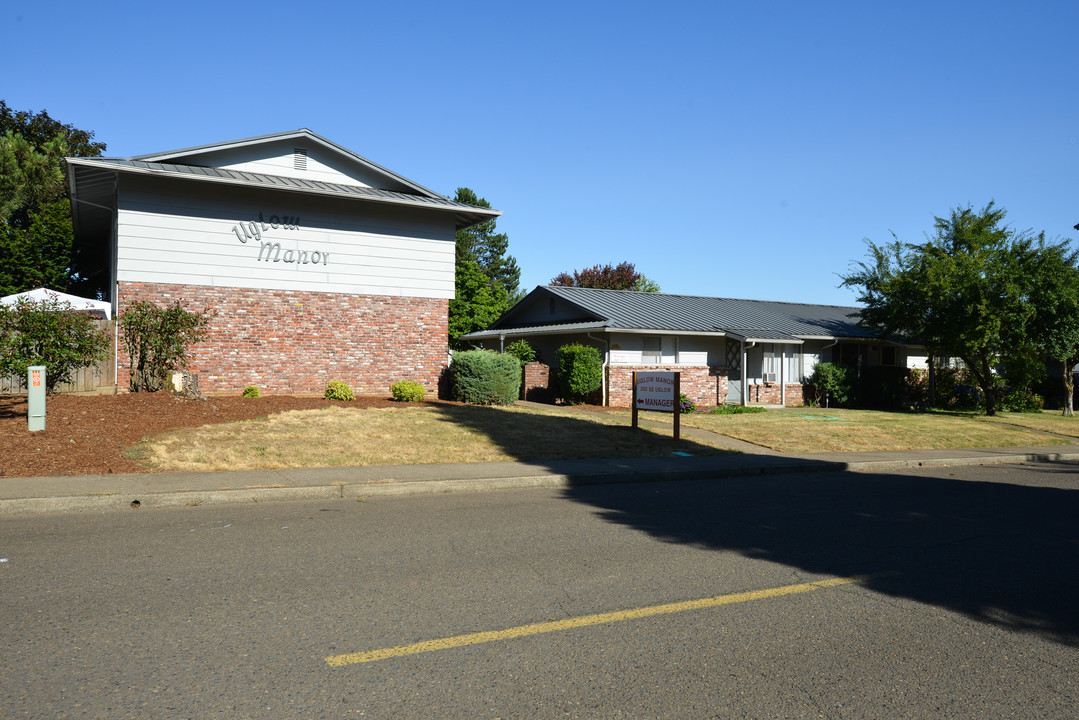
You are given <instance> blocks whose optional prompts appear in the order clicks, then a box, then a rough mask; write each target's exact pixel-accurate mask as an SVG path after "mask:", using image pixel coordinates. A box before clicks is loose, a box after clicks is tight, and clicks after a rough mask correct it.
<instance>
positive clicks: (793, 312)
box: [465, 285, 878, 342]
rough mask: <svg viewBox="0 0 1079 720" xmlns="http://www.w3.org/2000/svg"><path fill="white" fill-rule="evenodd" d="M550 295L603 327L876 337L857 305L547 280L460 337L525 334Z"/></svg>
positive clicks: (778, 338) (742, 335)
mask: <svg viewBox="0 0 1079 720" xmlns="http://www.w3.org/2000/svg"><path fill="white" fill-rule="evenodd" d="M551 296H554V297H555V298H557V299H559V300H562V301H564V302H565V303H568V305H569V306H570V307H572V308H573V309H575V310H576V311H578V312H579V313H580V317H579V318H566V319H565V320H566V322H567V323H569V322H571V321H577V322H588V323H599V326H600V327H602V329H603V330H604V331H605V332H612V331H630V332H656V331H664V332H670V333H693V334H715V335H731V336H732V337H735V338H738V339H745V340H761V341H765V342H798V341H800V340H803V339H810V338H814V339H817V338H852V339H870V338H876V337H878V336H877V335H876V334H875V333H874V332H873V331H872V330H871V329H868V328H863V327H860V326H859V325H858V312H859V308H857V307H847V306H837V305H809V304H802V303H785V302H775V301H769V300H739V299H734V298H718V297H700V296H691V295H668V294H664V293H648V292H634V291H629V290H597V289H593V288H574V287H561V286H557V285H551V286H541V287H537V288H536V289H535V290H533V291H532V292H531V293H529V294H528V295H527V296H526V297H525V298H524V299H523V300H521V302H519V303H518V304H517V305H515V306H514V307H513V308H511V309H510V310H508V311H507V312H506V313H505V315H503V316H502V317H501V318H499V319H498V320H497V321H496V322H495V323H494V324H492V325H491V327H490V328H489V329H488V330H486V331H482V332H481V333H470V334H469V335H466V336H465V338H466V339H470V338H476V339H479V338H481V337H491V336H496V337H497V336H498V335H508V334H524V332H525V331H526V329H527V327H528V325H529V323H527V322H525V321H524V319H525V317H527V316H528V310H529V308H530V307H531V308H535V307H537V305H536V304H537V303H541V302H543V303H545V302H547V300H548V298H550V297H551ZM559 327H562V326H559V325H553V326H551V328H552V332H553V331H554V330H555V329H557V328H559ZM530 332H532V333H535V332H536V330H535V329H533V330H531V331H530Z"/></svg>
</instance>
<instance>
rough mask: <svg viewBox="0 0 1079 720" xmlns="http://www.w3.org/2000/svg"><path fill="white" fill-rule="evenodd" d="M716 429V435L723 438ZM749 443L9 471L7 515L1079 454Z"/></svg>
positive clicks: (2, 490)
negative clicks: (492, 458)
mask: <svg viewBox="0 0 1079 720" xmlns="http://www.w3.org/2000/svg"><path fill="white" fill-rule="evenodd" d="M686 430H689V428H686ZM686 435H687V436H689V433H686ZM709 435H710V439H712V440H714V438H715V437H716V436H714V435H712V434H711V433H709ZM735 442H737V441H735ZM743 445H748V443H743ZM749 448H751V451H748V452H741V453H734V454H730V455H718V456H697V457H689V456H687V457H682V456H671V457H662V458H629V459H609V460H557V461H550V462H498V463H459V464H446V465H382V466H367V467H338V468H310V469H297V470H248V471H239V472H183V473H145V474H123V475H85V476H63V477H35V478H0V515H14V514H21V513H47V512H72V511H86V510H93V511H97V510H128V511H130V509H131V508H150V507H169V506H184V505H188V506H195V505H208V504H217V503H235V502H265V501H272V500H300V499H327V500H328V499H333V498H357V499H359V498H369V497H376V496H385V495H413V494H421V493H448V492H462V491H482V490H494V489H506V488H537V487H545V488H566V487H572V486H578V485H586V484H602V483H622V482H650V481H666V480H698V479H701V480H703V479H723V478H738V477H745V476H752V475H770V474H783V473H809V472H822V471H829V470H831V471H835V470H852V471H866V472H877V471H887V470H895V469H901V468H912V467H931V466H947V465H978V464H988V463H1014V462H1058V461H1079V445H1052V446H1045V447H1010V448H977V449H969V450H911V451H901V452H866V453H819V454H807V455H780V454H778V453H775V452H771V451H766V450H764V449H763V448H758V447H756V446H752V445H749Z"/></svg>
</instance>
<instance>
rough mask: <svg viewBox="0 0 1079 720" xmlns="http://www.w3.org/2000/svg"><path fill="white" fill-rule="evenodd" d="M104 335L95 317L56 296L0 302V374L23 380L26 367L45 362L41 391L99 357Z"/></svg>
mask: <svg viewBox="0 0 1079 720" xmlns="http://www.w3.org/2000/svg"><path fill="white" fill-rule="evenodd" d="M108 354H109V335H108V333H106V332H105V331H104V330H99V329H98V328H97V326H96V325H95V323H94V320H93V319H92V318H91V317H89V316H88V315H86V314H84V313H80V312H72V311H71V307H70V306H69V305H68V304H67V303H65V302H61V301H58V300H52V299H50V300H45V301H43V302H35V301H28V300H19V301H18V302H16V304H15V305H13V306H0V374H3V375H15V376H17V377H18V378H19V379H20V381H21V382H22V383H25V382H26V369H27V368H28V367H30V366H33V365H42V366H44V367H45V392H46V393H48V394H50V395H51V394H52V393H54V392H56V386H57V385H60V384H61V383H65V382H71V381H72V380H73V379H74V377H75V373H76V372H78V370H80V369H81V368H84V367H87V366H88V365H93V364H94V363H96V362H98V361H100V360H104V359H105V358H106V357H107V356H108Z"/></svg>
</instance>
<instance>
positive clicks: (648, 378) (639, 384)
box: [632, 372, 682, 440]
mask: <svg viewBox="0 0 1079 720" xmlns="http://www.w3.org/2000/svg"><path fill="white" fill-rule="evenodd" d="M681 397H682V374H681V373H676V372H635V373H633V413H632V416H633V427H634V428H636V427H637V413H638V412H639V411H640V410H655V411H658V412H673V413H674V439H675V440H678V439H679V434H680V428H679V419H680V418H681V415H682V408H681V407H680V406H679V404H678V401H679V399H680V398H681Z"/></svg>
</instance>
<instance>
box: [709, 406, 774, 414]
mask: <svg viewBox="0 0 1079 720" xmlns="http://www.w3.org/2000/svg"><path fill="white" fill-rule="evenodd" d="M762 412H768V411H767V410H766V409H764V408H762V407H757V406H754V405H716V406H715V407H714V408H712V409H711V410H709V411H708V414H709V415H745V414H747V413H762Z"/></svg>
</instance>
